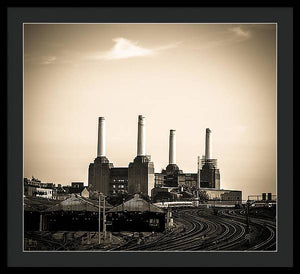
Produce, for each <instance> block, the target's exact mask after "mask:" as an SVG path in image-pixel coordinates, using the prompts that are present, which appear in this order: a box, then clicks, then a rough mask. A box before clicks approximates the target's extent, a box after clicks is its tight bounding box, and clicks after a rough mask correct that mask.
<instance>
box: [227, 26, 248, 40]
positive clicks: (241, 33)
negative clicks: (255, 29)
mask: <svg viewBox="0 0 300 274" xmlns="http://www.w3.org/2000/svg"><path fill="white" fill-rule="evenodd" d="M229 31H231V32H233V33H234V35H236V36H237V37H240V38H244V39H248V38H249V37H250V36H251V33H250V31H249V30H248V31H246V30H245V29H242V27H240V26H238V27H233V28H230V29H229Z"/></svg>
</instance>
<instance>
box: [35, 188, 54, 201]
mask: <svg viewBox="0 0 300 274" xmlns="http://www.w3.org/2000/svg"><path fill="white" fill-rule="evenodd" d="M52 194H53V189H49V188H41V187H38V188H36V189H35V195H34V196H36V197H41V198H47V199H52Z"/></svg>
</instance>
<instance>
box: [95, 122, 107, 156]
mask: <svg viewBox="0 0 300 274" xmlns="http://www.w3.org/2000/svg"><path fill="white" fill-rule="evenodd" d="M103 156H104V157H105V156H106V128H105V118H104V117H99V124H98V150H97V157H103Z"/></svg>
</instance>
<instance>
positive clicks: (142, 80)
mask: <svg viewBox="0 0 300 274" xmlns="http://www.w3.org/2000/svg"><path fill="white" fill-rule="evenodd" d="M138 115H143V116H145V117H146V152H147V154H148V155H151V160H152V161H153V162H154V167H155V172H160V171H161V169H162V168H165V167H166V166H167V165H168V146H169V144H168V142H169V130H170V129H175V130H176V141H177V157H176V158H177V165H178V166H179V168H180V169H182V170H183V171H184V172H193V173H195V172H197V157H198V156H202V155H204V154H205V129H206V128H210V129H211V131H212V135H211V136H212V155H213V158H215V159H217V160H218V167H219V169H220V175H221V188H222V189H234V190H242V191H243V199H247V197H248V195H252V194H261V193H262V192H272V193H274V194H276V135H277V131H276V130H277V129H276V25H275V24H24V176H25V177H27V178H31V176H34V177H37V178H39V179H40V180H42V181H44V182H53V183H55V184H62V185H67V184H71V182H73V181H82V182H84V183H85V184H86V185H87V178H88V166H89V163H91V162H93V161H94V159H95V157H96V154H97V130H98V129H97V127H98V117H100V116H101V117H105V119H106V140H107V146H106V154H107V158H108V159H109V160H110V162H112V163H113V164H114V166H116V167H126V166H128V164H129V162H132V161H133V159H134V158H135V156H136V150H137V147H136V146H137V121H138Z"/></svg>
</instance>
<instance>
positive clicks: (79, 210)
mask: <svg viewBox="0 0 300 274" xmlns="http://www.w3.org/2000/svg"><path fill="white" fill-rule="evenodd" d="M103 208H104V202H103V200H101V201H100V212H103ZM111 208H112V206H111V205H110V204H109V203H107V202H106V203H105V209H106V210H109V209H111ZM98 218H99V201H97V200H91V199H87V198H84V197H81V196H79V195H75V194H72V195H71V197H69V198H67V199H66V200H64V201H59V202H58V201H55V200H45V199H42V200H41V198H35V197H30V198H29V197H28V198H26V199H25V198H24V230H25V231H44V230H46V231H97V230H98V229H99V221H98V220H99V219H98ZM102 225H103V224H102V222H101V230H102Z"/></svg>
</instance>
